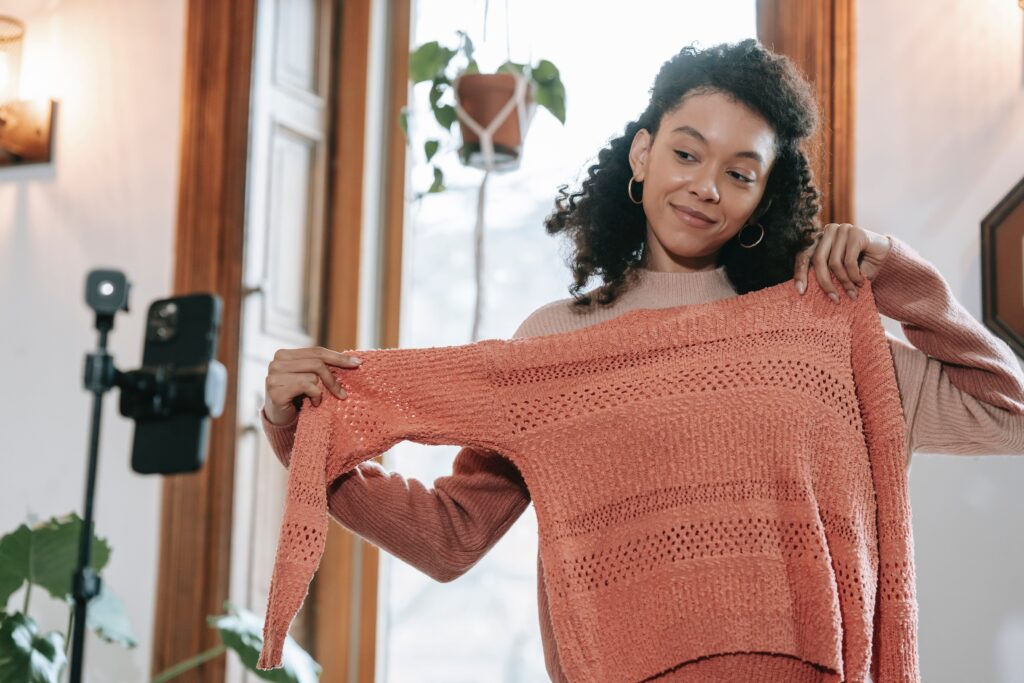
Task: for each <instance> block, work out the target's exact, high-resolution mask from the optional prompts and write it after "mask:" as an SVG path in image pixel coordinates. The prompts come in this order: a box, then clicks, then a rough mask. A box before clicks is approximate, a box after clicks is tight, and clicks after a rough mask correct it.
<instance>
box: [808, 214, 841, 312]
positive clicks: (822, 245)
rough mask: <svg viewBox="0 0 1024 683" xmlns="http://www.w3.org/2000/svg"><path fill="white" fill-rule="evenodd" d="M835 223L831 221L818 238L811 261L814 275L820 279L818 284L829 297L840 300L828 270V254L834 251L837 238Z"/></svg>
mask: <svg viewBox="0 0 1024 683" xmlns="http://www.w3.org/2000/svg"><path fill="white" fill-rule="evenodd" d="M835 227H836V226H835V223H829V224H828V225H826V226H825V230H824V231H823V232H822V233H821V239H820V240H818V245H817V248H816V249H815V250H814V256H812V257H811V263H812V264H813V265H814V277H816V278H817V279H818V284H819V285H821V288H822V289H823V290H825V292H826V293H827V294H828V296H829V298H831V299H832V300H833V301H836V302H838V301H839V294H838V293H837V292H836V288H835V287H834V286H832V278H831V277H829V274H828V273H829V271H828V261H827V259H828V255H829V253H831V251H832V242H833V241H834V240H835V233H836V231H835Z"/></svg>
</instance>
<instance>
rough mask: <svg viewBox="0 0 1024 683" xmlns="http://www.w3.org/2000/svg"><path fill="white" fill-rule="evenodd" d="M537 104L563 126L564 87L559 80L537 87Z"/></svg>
mask: <svg viewBox="0 0 1024 683" xmlns="http://www.w3.org/2000/svg"><path fill="white" fill-rule="evenodd" d="M536 98H537V104H539V105H540V106H542V107H544V108H545V109H547V110H548V111H549V112H551V114H552V115H553V116H554V117H555V118H556V119H558V120H559V122H561V123H562V124H563V125H565V86H563V85H562V82H561V81H560V80H554V81H549V82H547V83H543V84H540V85H538V86H537V90H536Z"/></svg>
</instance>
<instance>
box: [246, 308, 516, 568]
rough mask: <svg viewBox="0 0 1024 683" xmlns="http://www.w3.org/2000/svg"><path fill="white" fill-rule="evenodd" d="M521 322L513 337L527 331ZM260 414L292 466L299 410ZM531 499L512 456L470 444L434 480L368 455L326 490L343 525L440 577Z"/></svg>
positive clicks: (470, 560)
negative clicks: (278, 421)
mask: <svg viewBox="0 0 1024 683" xmlns="http://www.w3.org/2000/svg"><path fill="white" fill-rule="evenodd" d="M524 324H525V323H524ZM524 324H521V325H520V326H519V329H517V330H516V331H515V333H514V334H513V338H514V337H519V336H523V329H524ZM260 419H261V421H262V423H263V431H264V433H265V434H266V435H267V439H268V440H269V442H270V445H271V448H272V449H273V451H274V454H275V455H276V456H277V459H278V460H280V461H281V464H282V465H284V466H285V467H288V463H289V460H290V458H291V452H292V445H293V444H294V442H295V430H296V427H297V426H298V421H299V420H298V413H296V415H295V417H294V418H293V419H292V421H291V422H289V423H287V424H283V425H275V424H273V423H272V422H270V420H268V419H267V415H266V413H264V412H263V409H262V408H261V409H260ZM529 504H530V494H529V491H528V490H527V488H526V483H525V482H524V481H523V478H522V475H521V474H520V472H519V470H518V469H517V468H516V466H515V465H514V464H513V463H512V462H511V461H509V460H508V459H507V458H505V457H504V456H502V455H500V454H498V453H497V452H493V451H489V450H485V449H479V448H472V447H468V446H467V447H464V448H462V449H461V450H460V451H459V452H458V453H457V454H456V456H455V461H454V463H453V465H452V473H451V474H450V475H447V476H442V477H438V478H437V479H435V480H434V485H433V487H432V488H428V487H427V486H426V485H424V483H423V482H421V481H419V480H417V479H414V478H411V477H410V478H406V477H403V476H402V475H401V474H399V473H397V472H389V471H388V470H387V469H385V468H384V467H382V466H381V465H380V464H379V463H377V462H374V461H373V460H367V461H366V462H363V463H360V464H359V465H357V466H356V467H355V469H353V470H351V471H350V472H346V473H345V474H343V475H342V476H341V477H339V478H338V479H337V480H335V481H334V482H333V483H332V484H331V485H330V489H329V490H328V492H327V508H328V511H329V512H330V514H331V516H332V517H333V518H334V519H335V520H337V521H338V522H339V523H340V524H341V525H342V526H344V527H345V528H347V529H349V530H350V531H352V532H354V533H356V534H358V535H359V536H361V537H362V538H364V539H366V540H367V541H370V542H371V543H373V544H374V545H376V546H377V547H379V548H382V549H384V550H386V551H387V552H389V553H391V554H392V555H394V556H395V557H397V558H399V559H401V560H404V561H405V562H407V563H408V564H410V565H412V566H413V567H415V568H417V569H419V570H420V571H422V572H423V573H424V574H427V575H428V576H430V577H431V578H433V579H435V580H436V581H441V582H446V581H451V580H453V579H456V578H458V577H459V576H461V575H462V574H464V573H465V572H467V571H468V570H469V569H470V568H472V567H473V566H474V565H475V564H476V563H477V562H478V561H479V560H480V558H481V557H483V556H484V555H485V554H487V552H488V551H489V550H490V549H491V548H492V547H494V545H495V544H496V543H497V542H498V540H499V539H500V538H501V537H502V536H504V535H505V533H506V532H507V531H508V530H509V529H510V528H511V527H512V524H514V523H515V521H516V520H517V519H518V518H519V516H520V515H521V514H522V513H523V511H524V510H525V509H526V507H527V506H528V505H529Z"/></svg>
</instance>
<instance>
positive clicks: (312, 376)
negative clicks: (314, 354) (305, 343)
mask: <svg viewBox="0 0 1024 683" xmlns="http://www.w3.org/2000/svg"><path fill="white" fill-rule="evenodd" d="M351 367H355V366H354V365H353V366H351ZM270 370H271V372H273V373H280V374H284V375H299V376H298V377H296V378H295V379H296V380H298V381H299V384H298V387H299V388H304V385H303V384H302V383H303V382H308V383H312V384H313V385H314V386H315V385H316V380H317V379H318V378H319V379H320V380H321V381H322V382H323V384H324V386H325V387H327V388H328V389H330V390H331V391H332V392H334V393H335V394H336V395H337V396H338V397H339V398H345V396H346V393H345V390H344V389H343V388H342V387H341V384H340V383H339V382H338V380H337V378H335V376H334V375H333V374H331V370H330V368H328V367H327V364H326V363H325V362H324V361H322V360H320V359H319V358H299V359H296V360H275V361H272V362H271V363H270Z"/></svg>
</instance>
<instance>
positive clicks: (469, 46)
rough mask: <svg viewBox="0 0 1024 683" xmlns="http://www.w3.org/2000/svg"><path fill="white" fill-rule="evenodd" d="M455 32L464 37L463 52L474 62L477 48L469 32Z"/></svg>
mask: <svg viewBox="0 0 1024 683" xmlns="http://www.w3.org/2000/svg"><path fill="white" fill-rule="evenodd" d="M455 33H457V34H458V36H459V38H461V39H462V43H461V48H462V52H463V53H464V54H465V55H466V59H468V60H469V61H470V62H472V61H473V52H474V50H475V48H474V47H473V41H472V40H470V39H469V34H468V33H466V32H465V31H456V32H455Z"/></svg>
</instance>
